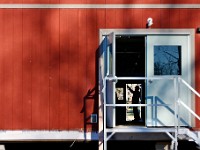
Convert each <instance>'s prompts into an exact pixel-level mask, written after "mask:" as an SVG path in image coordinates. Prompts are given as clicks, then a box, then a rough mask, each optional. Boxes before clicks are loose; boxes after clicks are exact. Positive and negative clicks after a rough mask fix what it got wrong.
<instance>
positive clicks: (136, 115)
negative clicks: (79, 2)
mask: <svg viewBox="0 0 200 150" xmlns="http://www.w3.org/2000/svg"><path fill="white" fill-rule="evenodd" d="M128 89H129V91H130V92H131V93H132V94H133V96H132V104H139V99H140V91H139V88H137V87H136V90H135V91H133V90H132V89H131V88H130V87H128ZM133 114H134V118H135V119H134V120H140V115H139V110H138V107H136V106H134V107H133Z"/></svg>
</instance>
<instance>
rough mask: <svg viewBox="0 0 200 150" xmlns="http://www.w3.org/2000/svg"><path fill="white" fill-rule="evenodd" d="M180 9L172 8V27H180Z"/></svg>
mask: <svg viewBox="0 0 200 150" xmlns="http://www.w3.org/2000/svg"><path fill="white" fill-rule="evenodd" d="M179 26H180V9H170V28H179Z"/></svg>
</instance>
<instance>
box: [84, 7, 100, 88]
mask: <svg viewBox="0 0 200 150" xmlns="http://www.w3.org/2000/svg"><path fill="white" fill-rule="evenodd" d="M86 21H87V29H86V32H87V45H88V47H87V55H86V60H87V61H86V66H87V67H86V70H87V71H86V73H87V75H86V77H87V78H88V79H89V80H88V81H87V90H88V88H93V87H94V86H95V82H96V80H95V74H96V73H95V71H96V70H95V62H96V61H95V60H96V59H95V56H96V55H95V52H96V50H97V49H98V44H99V43H98V40H97V38H96V37H98V34H99V32H98V30H97V29H96V27H97V10H96V9H92V10H87V18H86Z"/></svg>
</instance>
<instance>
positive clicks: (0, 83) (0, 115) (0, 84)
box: [0, 9, 5, 129]
mask: <svg viewBox="0 0 200 150" xmlns="http://www.w3.org/2000/svg"><path fill="white" fill-rule="evenodd" d="M3 12H4V10H3V9H1V10H0V32H1V33H3V31H4V29H3V27H4V26H5V25H4V24H5V22H4V17H3V16H4V15H3V14H4V13H3ZM4 36H5V35H3V34H0V45H1V46H3V39H4ZM3 67H4V51H3V50H1V51H0V89H1V90H0V110H1V111H0V120H1V121H0V129H3V128H4V116H5V115H4V112H5V111H4V105H3V104H4V101H5V100H4V72H3Z"/></svg>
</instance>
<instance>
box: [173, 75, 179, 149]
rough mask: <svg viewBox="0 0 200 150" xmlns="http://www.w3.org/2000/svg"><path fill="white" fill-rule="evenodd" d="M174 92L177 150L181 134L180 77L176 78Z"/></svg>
mask: <svg viewBox="0 0 200 150" xmlns="http://www.w3.org/2000/svg"><path fill="white" fill-rule="evenodd" d="M174 91H175V98H174V106H175V108H174V109H175V111H174V112H175V114H174V116H175V117H174V121H175V125H174V126H175V135H174V136H175V141H174V142H175V143H174V144H175V147H174V148H175V150H177V148H178V132H179V127H178V126H179V123H178V122H179V121H178V120H179V114H178V109H179V108H178V101H179V86H178V77H174Z"/></svg>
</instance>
